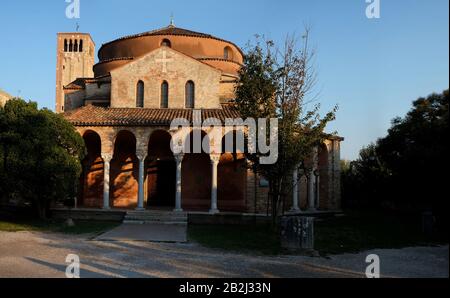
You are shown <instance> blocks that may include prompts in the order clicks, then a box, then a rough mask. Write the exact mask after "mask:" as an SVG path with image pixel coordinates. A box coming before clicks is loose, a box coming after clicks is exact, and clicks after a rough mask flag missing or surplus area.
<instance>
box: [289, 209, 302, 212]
mask: <svg viewBox="0 0 450 298" xmlns="http://www.w3.org/2000/svg"><path fill="white" fill-rule="evenodd" d="M300 211H302V210H300V208H291V209H289V212H300Z"/></svg>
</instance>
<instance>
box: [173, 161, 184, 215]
mask: <svg viewBox="0 0 450 298" xmlns="http://www.w3.org/2000/svg"><path fill="white" fill-rule="evenodd" d="M183 157H184V154H177V155H175V161H176V163H177V165H176V171H177V174H176V177H177V178H176V182H175V183H176V185H175V190H176V196H175V210H174V211H175V212H183V208H182V204H181V183H182V181H181V169H182V168H181V166H182V164H183Z"/></svg>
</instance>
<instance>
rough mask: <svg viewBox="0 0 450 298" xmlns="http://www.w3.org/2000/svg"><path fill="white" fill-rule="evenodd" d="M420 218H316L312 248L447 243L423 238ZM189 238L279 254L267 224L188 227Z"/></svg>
mask: <svg viewBox="0 0 450 298" xmlns="http://www.w3.org/2000/svg"><path fill="white" fill-rule="evenodd" d="M420 220H421V219H420V218H411V217H405V216H394V215H385V214H379V213H369V212H349V213H346V216H342V217H333V218H324V219H318V220H316V221H315V226H314V230H315V249H316V250H317V251H318V252H319V253H320V254H321V255H323V256H325V255H332V254H340V253H356V252H360V251H365V250H369V249H374V248H403V247H408V246H419V245H436V244H443V243H448V235H446V236H444V237H443V236H442V235H441V236H439V237H438V238H436V239H426V238H425V237H424V236H423V235H422V233H421V222H420ZM188 237H189V239H190V240H193V241H195V242H198V243H200V244H201V245H203V246H206V247H210V248H218V249H224V250H228V251H234V252H243V253H250V254H265V255H276V254H280V253H282V252H283V251H282V249H281V246H280V242H279V239H278V237H277V233H276V232H275V231H274V230H273V229H272V228H271V227H270V226H267V225H256V226H255V225H246V226H235V225H232V226H224V225H212V226H207V225H206V226H189V229H188Z"/></svg>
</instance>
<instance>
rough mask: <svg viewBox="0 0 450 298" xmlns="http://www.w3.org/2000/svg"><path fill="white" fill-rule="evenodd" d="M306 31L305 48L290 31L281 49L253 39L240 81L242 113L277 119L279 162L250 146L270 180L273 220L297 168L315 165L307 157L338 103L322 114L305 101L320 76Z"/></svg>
mask: <svg viewBox="0 0 450 298" xmlns="http://www.w3.org/2000/svg"><path fill="white" fill-rule="evenodd" d="M308 35H309V30H308V29H307V30H306V32H305V35H304V37H303V46H302V47H301V48H299V47H298V42H297V38H296V37H295V36H292V37H291V36H288V37H287V38H286V40H285V43H284V45H283V48H282V49H280V48H278V47H276V46H275V44H274V42H272V41H265V42H261V40H260V38H259V37H257V40H256V43H255V44H254V45H251V44H249V47H248V48H249V50H248V51H247V52H246V54H245V57H244V65H243V67H242V68H241V70H240V72H239V82H238V84H237V87H236V107H237V109H238V111H239V112H240V114H241V115H242V117H243V118H253V119H266V121H267V123H269V120H270V119H271V118H276V119H278V121H279V127H278V140H279V143H278V160H277V162H275V163H274V164H262V163H260V157H261V156H262V154H260V153H249V152H247V158H248V160H249V161H250V162H251V167H252V169H253V170H254V171H255V173H257V174H260V175H261V176H263V177H265V178H266V179H267V180H268V182H269V189H270V191H269V197H270V200H271V207H272V208H271V209H272V218H273V221H274V222H275V220H276V217H277V216H278V214H279V210H280V205H281V204H282V203H283V201H284V198H285V196H286V194H287V193H288V189H286V188H285V186H286V185H287V183H289V182H290V181H292V179H291V178H290V177H292V176H291V175H292V172H293V170H294V169H295V168H296V167H299V166H300V165H303V166H304V167H305V168H308V167H311V165H310V163H308V162H307V160H309V159H310V157H311V154H312V152H313V149H314V147H315V146H317V145H318V144H320V142H321V141H322V140H323V137H324V129H325V127H326V125H327V123H328V122H330V121H332V120H334V118H335V112H336V108H335V109H334V110H333V111H331V112H329V113H327V114H326V115H325V116H324V117H321V116H320V115H319V109H320V106H319V105H318V104H316V105H314V106H313V107H312V108H311V109H308V107H307V106H308V103H310V102H309V101H308V100H307V99H306V98H307V96H308V95H309V93H310V91H311V90H312V88H313V86H314V84H315V80H316V75H315V72H314V68H313V67H312V58H313V56H314V53H313V51H311V50H310V49H309V47H308ZM266 139H267V140H268V139H269V135H267V136H266ZM305 170H306V169H305Z"/></svg>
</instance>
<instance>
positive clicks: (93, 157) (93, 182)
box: [78, 130, 104, 208]
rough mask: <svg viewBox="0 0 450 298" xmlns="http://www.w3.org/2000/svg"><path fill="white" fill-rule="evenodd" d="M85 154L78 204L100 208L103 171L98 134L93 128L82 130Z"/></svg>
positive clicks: (100, 143) (101, 203)
mask: <svg viewBox="0 0 450 298" xmlns="http://www.w3.org/2000/svg"><path fill="white" fill-rule="evenodd" d="M82 135H83V140H84V143H85V146H86V149H87V155H86V157H85V158H84V160H83V161H82V163H81V164H82V174H81V176H80V184H79V185H80V187H79V192H78V198H79V205H81V206H83V207H86V208H100V207H101V206H102V205H103V201H102V193H103V171H104V163H103V159H102V157H101V150H102V142H101V138H100V135H99V134H98V133H97V132H95V131H93V130H86V131H85V132H83V134H82Z"/></svg>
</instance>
